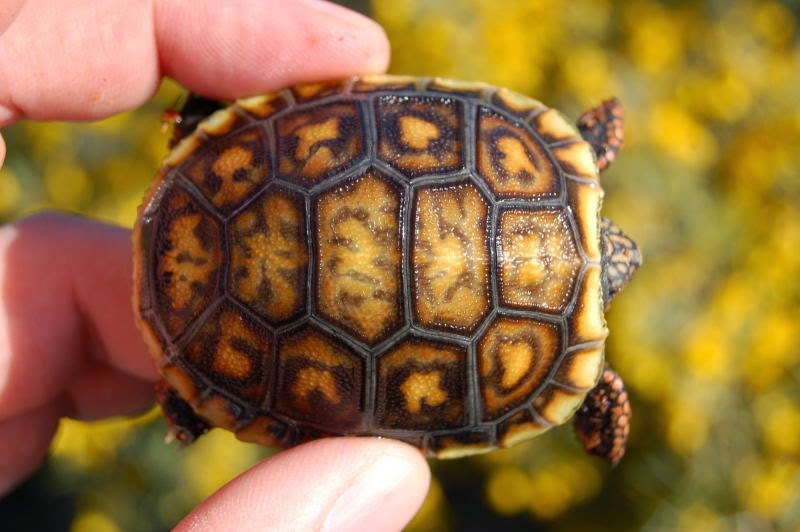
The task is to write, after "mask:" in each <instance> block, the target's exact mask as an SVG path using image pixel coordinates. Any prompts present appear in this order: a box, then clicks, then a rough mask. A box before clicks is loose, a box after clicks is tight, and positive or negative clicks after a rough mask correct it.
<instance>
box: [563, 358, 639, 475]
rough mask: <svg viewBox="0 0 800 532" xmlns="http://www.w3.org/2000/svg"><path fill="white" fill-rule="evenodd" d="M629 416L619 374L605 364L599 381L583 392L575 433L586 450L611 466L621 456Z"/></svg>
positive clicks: (628, 408) (627, 404)
mask: <svg viewBox="0 0 800 532" xmlns="http://www.w3.org/2000/svg"><path fill="white" fill-rule="evenodd" d="M631 415H632V412H631V403H630V400H629V399H628V392H626V391H625V385H624V384H623V382H622V377H620V376H619V375H618V374H617V372H615V371H614V370H612V369H611V368H609V367H608V366H606V367H605V369H604V370H603V375H602V376H601V377H600V382H598V383H597V386H595V387H594V388H593V389H592V390H591V391H590V392H589V393H588V394H587V395H586V399H585V400H584V401H583V404H582V405H581V407H580V408H579V409H578V412H577V413H576V415H575V422H574V427H575V434H576V435H577V436H578V439H579V440H580V441H581V443H582V444H583V448H584V449H585V450H586V452H587V453H589V454H593V455H595V456H599V457H601V458H605V459H607V460H608V461H610V462H611V465H612V466H615V465H617V463H619V461H620V459H621V458H622V457H623V456H624V455H625V443H626V442H627V441H628V432H629V431H630V421H631Z"/></svg>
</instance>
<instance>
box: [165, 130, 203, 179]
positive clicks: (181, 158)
mask: <svg viewBox="0 0 800 532" xmlns="http://www.w3.org/2000/svg"><path fill="white" fill-rule="evenodd" d="M204 142H205V141H204V140H203V139H201V138H200V137H198V136H197V135H189V136H187V137H184V138H182V139H181V141H180V142H178V144H177V145H176V146H175V147H174V148H172V151H170V152H169V153H168V154H167V156H166V157H165V158H164V163H163V169H162V171H161V173H160V174H159V176H158V179H162V178H163V176H164V175H165V174H166V171H168V170H169V169H170V168H175V167H177V166H179V165H181V164H183V163H184V162H186V160H187V159H189V157H191V156H192V155H194V153H195V152H196V151H197V150H198V148H199V147H200V146H202V145H203V143H204Z"/></svg>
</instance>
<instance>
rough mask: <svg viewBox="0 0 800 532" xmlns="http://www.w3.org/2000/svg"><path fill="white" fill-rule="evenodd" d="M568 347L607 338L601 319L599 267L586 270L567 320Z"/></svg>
mask: <svg viewBox="0 0 800 532" xmlns="http://www.w3.org/2000/svg"><path fill="white" fill-rule="evenodd" d="M567 324H568V330H569V345H578V344H583V343H589V342H600V341H602V340H605V338H606V336H608V329H607V328H606V321H605V318H604V317H603V292H602V286H601V284H600V266H599V265H596V264H593V265H591V266H590V267H589V268H587V270H586V272H585V274H584V276H583V281H582V283H581V286H580V288H579V289H578V300H577V301H576V303H575V308H574V310H573V311H572V315H571V316H569V317H568V319H567Z"/></svg>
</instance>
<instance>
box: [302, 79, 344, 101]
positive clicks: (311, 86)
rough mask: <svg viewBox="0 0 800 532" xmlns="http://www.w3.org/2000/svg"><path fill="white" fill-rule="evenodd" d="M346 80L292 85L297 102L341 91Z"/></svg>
mask: <svg viewBox="0 0 800 532" xmlns="http://www.w3.org/2000/svg"><path fill="white" fill-rule="evenodd" d="M345 82H346V81H323V82H321V83H298V84H296V85H293V86H292V87H291V89H290V90H291V91H292V94H293V95H294V98H295V100H296V101H297V102H305V101H309V100H316V99H319V98H324V97H325V96H329V95H332V94H338V93H340V92H341V88H342V85H343V84H344V83H345Z"/></svg>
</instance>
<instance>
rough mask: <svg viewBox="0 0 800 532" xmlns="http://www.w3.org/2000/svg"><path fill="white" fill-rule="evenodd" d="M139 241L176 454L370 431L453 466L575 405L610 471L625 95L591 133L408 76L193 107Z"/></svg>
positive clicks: (616, 421) (138, 269) (622, 409)
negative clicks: (230, 443)
mask: <svg viewBox="0 0 800 532" xmlns="http://www.w3.org/2000/svg"><path fill="white" fill-rule="evenodd" d="M177 121H178V124H177V127H176V129H175V136H174V139H173V150H172V152H171V153H170V154H169V156H168V157H167V158H166V160H165V162H164V165H163V167H162V169H161V171H160V173H159V175H158V177H157V179H156V182H155V184H154V185H153V186H152V189H151V190H150V192H149V194H148V195H147V197H146V198H145V201H144V204H143V205H142V207H141V209H140V212H139V218H138V221H137V224H136V227H135V230H134V237H133V242H134V256H135V264H134V266H135V283H134V286H135V290H134V300H133V303H134V307H135V310H136V314H137V316H138V324H139V327H140V328H141V330H142V333H143V335H144V338H145V340H146V343H147V345H148V347H149V350H150V352H151V354H152V355H153V357H154V358H155V360H156V362H157V364H158V367H159V369H160V370H161V373H162V375H163V376H164V380H163V381H162V383H161V384H160V385H159V387H158V396H159V399H160V401H161V403H162V405H163V407H164V412H165V414H166V417H167V419H168V420H169V422H170V424H171V425H172V434H173V435H174V436H175V437H177V438H178V439H179V440H180V441H181V442H183V443H184V444H188V443H191V442H192V441H193V440H194V439H195V438H197V437H198V436H199V435H201V434H202V433H203V432H204V431H206V430H208V429H209V428H210V427H212V426H218V427H224V428H226V429H229V430H231V431H233V432H235V433H236V435H237V437H238V438H240V439H242V440H245V441H253V442H258V443H261V444H264V445H269V446H278V447H289V446H293V445H297V444H298V443H301V442H304V441H307V440H310V439H313V438H318V437H323V436H333V435H375V436H384V437H390V438H397V439H400V440H403V441H406V442H409V443H411V444H413V445H416V446H418V447H419V448H420V449H422V450H423V451H424V452H425V454H427V455H428V456H436V457H440V458H450V457H457V456H463V455H468V454H473V453H480V452H485V451H489V450H491V449H494V448H497V447H508V446H510V445H513V444H515V443H517V442H519V441H522V440H525V439H528V438H531V437H533V436H536V435H537V434H540V433H542V432H543V431H545V430H547V429H549V428H550V427H553V426H555V425H560V424H562V423H564V422H565V421H567V420H568V419H569V418H571V417H572V416H573V414H575V413H576V412H577V415H576V429H577V433H578V435H579V437H580V439H581V441H582V442H583V444H584V446H585V447H586V449H587V451H588V452H590V453H593V454H597V455H600V456H603V457H606V458H607V459H609V460H610V461H612V462H613V463H616V462H617V461H618V460H619V459H620V458H621V457H622V455H623V453H624V451H625V440H626V437H627V434H628V422H629V419H630V414H631V412H630V406H629V403H628V398H627V394H626V393H625V391H624V388H623V386H622V381H621V380H620V379H619V377H618V376H617V375H616V374H615V373H614V372H613V371H612V370H610V369H607V366H605V363H604V342H605V338H606V335H607V329H606V323H605V319H604V311H605V310H606V309H607V308H608V306H609V303H610V302H611V300H612V299H613V298H614V296H615V295H616V294H617V293H618V292H619V291H620V290H621V289H622V287H623V286H624V285H625V284H626V283H627V282H628V280H629V279H630V277H631V275H632V274H633V272H634V271H635V270H636V269H637V268H638V267H639V265H640V264H641V256H640V254H639V251H638V249H637V247H636V245H635V244H634V243H633V242H632V241H631V240H630V239H629V238H628V237H626V236H625V235H624V234H623V233H622V232H621V231H620V230H619V228H618V227H617V226H616V225H614V224H613V223H612V222H611V221H610V220H608V219H606V218H602V217H601V216H600V205H601V200H602V196H603V191H602V189H601V187H600V184H599V177H598V176H599V171H601V170H603V169H605V168H606V167H607V166H608V165H609V164H610V163H611V162H612V161H613V160H614V158H615V157H616V155H617V152H618V151H619V149H620V147H621V145H622V134H623V133H622V114H621V107H620V105H619V103H618V102H617V101H616V100H610V101H608V102H605V103H603V104H602V105H600V106H599V107H597V108H596V109H592V110H590V111H588V112H587V113H586V114H585V115H584V116H583V117H581V119H580V120H579V121H578V127H577V129H576V128H575V127H574V126H572V125H571V124H569V123H568V122H567V121H566V120H565V119H564V118H563V117H562V115H560V114H559V113H558V112H557V111H555V110H553V109H549V108H547V107H545V106H544V105H542V104H541V103H540V102H538V101H535V100H532V99H529V98H527V97H525V96H522V95H519V94H516V93H514V92H511V91H509V90H506V89H498V88H494V87H491V86H488V85H484V84H479V83H467V82H459V81H453V80H446V79H428V78H413V77H396V76H373V77H361V78H350V79H347V80H343V81H337V82H326V83H316V84H302V85H296V86H294V87H290V88H288V89H285V90H281V91H277V92H273V93H271V94H267V95H262V96H256V97H252V98H246V99H242V100H238V101H236V102H234V103H232V104H229V105H228V104H224V103H221V102H215V101H211V100H205V99H202V98H197V97H192V98H191V99H190V100H189V102H188V104H187V106H186V107H185V108H184V110H183V112H182V113H181V114H180V115H179V116H178V117H177Z"/></svg>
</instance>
